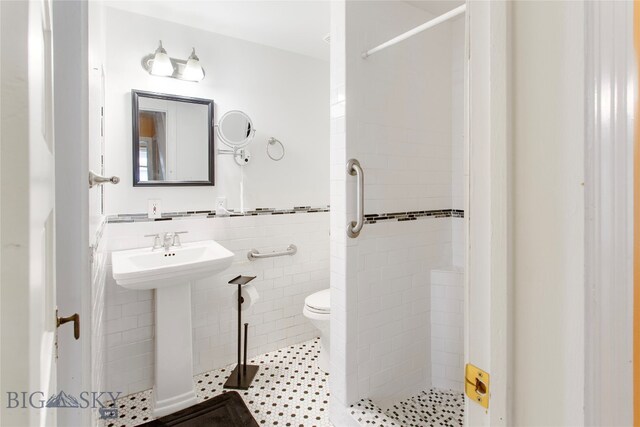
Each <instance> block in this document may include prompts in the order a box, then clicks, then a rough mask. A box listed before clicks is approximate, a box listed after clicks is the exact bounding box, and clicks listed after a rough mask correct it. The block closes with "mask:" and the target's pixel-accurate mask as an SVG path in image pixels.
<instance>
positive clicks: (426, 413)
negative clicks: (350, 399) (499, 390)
mask: <svg viewBox="0 0 640 427" xmlns="http://www.w3.org/2000/svg"><path fill="white" fill-rule="evenodd" d="M351 415H352V416H353V417H354V418H355V419H356V420H357V421H358V422H359V423H360V425H362V426H386V427H423V426H430V427H441V426H442V427H460V426H462V425H463V421H464V395H463V394H462V393H457V392H453V391H449V390H439V389H431V390H429V391H428V392H426V391H425V392H422V393H420V394H418V395H417V396H414V397H411V398H409V399H407V400H403V401H402V402H400V403H397V404H395V405H393V407H391V408H390V409H388V410H387V411H383V410H382V409H380V408H379V407H378V406H376V404H375V403H373V402H372V401H371V400H370V399H363V400H361V401H360V402H358V403H356V404H355V405H353V406H351Z"/></svg>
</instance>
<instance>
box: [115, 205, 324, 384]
mask: <svg viewBox="0 0 640 427" xmlns="http://www.w3.org/2000/svg"><path fill="white" fill-rule="evenodd" d="M328 230H329V214H328V213H326V212H321V213H296V214H291V215H260V216H246V217H234V218H208V219H207V218H196V219H182V220H172V221H159V222H138V223H122V224H108V225H107V231H106V233H107V236H106V238H107V239H108V240H107V249H108V251H114V250H123V249H131V248H139V247H151V243H152V240H151V239H150V238H148V237H144V235H145V234H152V233H161V232H165V231H188V232H189V233H188V234H185V235H184V236H183V239H182V241H183V242H189V241H194V240H206V239H213V240H216V241H217V242H218V243H220V244H221V245H223V246H224V247H226V248H227V249H229V250H231V251H233V252H234V253H235V258H234V261H233V264H232V266H231V267H230V268H229V269H228V270H226V271H224V272H223V273H220V274H218V275H216V276H213V277H211V278H208V279H205V280H200V281H197V282H196V283H195V284H194V285H193V286H192V297H191V298H192V317H193V318H192V321H193V346H194V349H193V351H194V353H193V358H194V374H196V373H201V372H204V371H207V370H211V369H213V368H218V367H222V366H224V365H226V364H229V363H232V362H233V361H234V360H235V357H236V348H237V347H236V336H237V335H236V334H237V331H236V324H237V317H236V311H234V310H233V309H232V302H231V298H232V293H233V291H234V290H235V287H234V286H230V285H228V284H227V282H228V281H229V280H230V279H232V278H233V277H235V276H237V275H238V274H245V275H255V276H257V279H256V280H254V281H253V282H252V283H253V284H255V287H256V288H257V290H258V293H259V295H260V299H259V301H258V302H257V303H256V304H255V305H254V306H253V307H252V308H251V309H250V310H249V311H245V312H243V320H244V321H246V322H248V323H249V348H248V353H249V357H252V356H254V355H257V354H261V353H264V352H268V351H272V350H275V349H278V348H282V347H285V346H288V345H291V344H295V343H299V342H302V341H305V340H308V339H311V338H313V337H315V336H317V331H316V330H315V328H313V326H312V325H311V324H310V323H309V322H308V320H307V319H306V318H305V317H304V316H303V315H302V309H303V306H304V299H305V297H306V296H307V295H309V294H311V293H313V292H316V291H318V290H321V289H326V288H328V287H329V234H328ZM291 243H293V244H295V245H296V246H297V247H298V253H297V254H296V255H294V256H285V257H278V258H269V259H263V260H256V261H249V260H248V259H247V252H248V251H249V250H250V249H252V248H256V249H258V250H259V251H261V252H262V251H265V252H266V251H274V250H283V249H285V248H286V247H287V246H288V245H289V244H291ZM106 277H107V279H106V315H105V318H106V326H105V333H106V354H107V356H106V358H107V359H106V387H107V388H106V389H107V390H115V391H122V392H123V393H125V394H130V393H134V392H137V391H141V390H145V389H148V388H151V387H152V385H153V375H154V373H153V369H154V353H153V352H154V344H153V342H154V302H153V291H133V290H127V289H124V288H121V287H119V286H118V285H117V284H116V283H115V281H114V280H113V278H112V274H111V265H110V257H109V261H108V265H107V268H106Z"/></svg>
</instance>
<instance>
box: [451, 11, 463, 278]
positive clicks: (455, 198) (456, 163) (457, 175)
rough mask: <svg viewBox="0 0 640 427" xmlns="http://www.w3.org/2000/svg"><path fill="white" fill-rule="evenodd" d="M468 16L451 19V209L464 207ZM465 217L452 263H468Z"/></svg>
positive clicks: (455, 222) (456, 225)
mask: <svg viewBox="0 0 640 427" xmlns="http://www.w3.org/2000/svg"><path fill="white" fill-rule="evenodd" d="M464 20H465V18H464V16H459V17H457V18H455V19H453V20H452V21H451V24H450V25H451V208H452V209H458V210H464V209H465V201H464V195H465V194H467V193H466V190H465V185H466V184H465V183H466V180H465V158H464V157H465V156H464V153H465V150H464V51H465V49H464V37H465V31H464V22H465V21H464ZM464 223H465V219H464V218H452V220H451V241H452V251H453V253H452V260H451V263H452V265H455V266H458V267H463V266H464V265H465V261H464V257H465V252H464V250H465V236H464Z"/></svg>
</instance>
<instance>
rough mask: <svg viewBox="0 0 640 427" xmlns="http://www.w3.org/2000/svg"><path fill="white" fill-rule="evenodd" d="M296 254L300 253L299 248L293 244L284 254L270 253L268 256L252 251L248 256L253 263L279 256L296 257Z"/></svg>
mask: <svg viewBox="0 0 640 427" xmlns="http://www.w3.org/2000/svg"><path fill="white" fill-rule="evenodd" d="M296 252H298V248H297V247H296V245H294V244H293V243H292V244H290V245H289V246H288V247H287V249H285V250H284V251H282V252H269V253H266V254H261V253H260V252H258V250H257V249H251V250H250V251H249V253H248V254H247V258H249V260H250V261H253V260H256V259H262V258H273V257H277V256H285V255H295V254H296Z"/></svg>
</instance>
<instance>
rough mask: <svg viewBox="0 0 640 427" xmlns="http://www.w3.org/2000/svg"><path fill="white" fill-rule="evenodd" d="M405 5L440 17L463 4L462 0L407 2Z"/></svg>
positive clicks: (411, 0)
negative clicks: (407, 4)
mask: <svg viewBox="0 0 640 427" xmlns="http://www.w3.org/2000/svg"><path fill="white" fill-rule="evenodd" d="M407 3H409V4H411V5H413V6H415V7H417V8H420V9H422V10H426V11H427V12H429V13H432V14H434V15H442V14H443V13H445V12H448V11H450V10H451V9H454V8H456V7H458V6H460V5H462V4H464V3H465V1H464V0H409V1H407Z"/></svg>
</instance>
